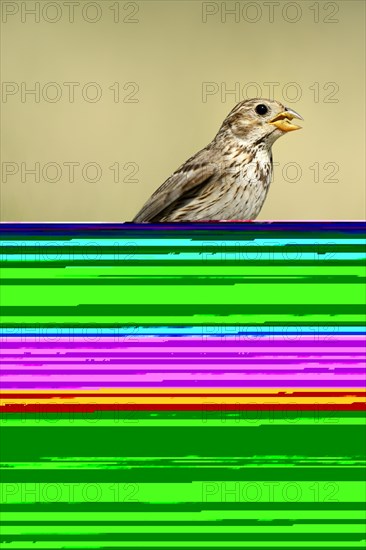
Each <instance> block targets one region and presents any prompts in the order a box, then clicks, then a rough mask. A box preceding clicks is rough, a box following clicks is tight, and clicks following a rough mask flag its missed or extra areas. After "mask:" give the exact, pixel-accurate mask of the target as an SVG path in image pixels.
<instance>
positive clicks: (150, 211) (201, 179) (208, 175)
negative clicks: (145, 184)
mask: <svg viewBox="0 0 366 550" xmlns="http://www.w3.org/2000/svg"><path fill="white" fill-rule="evenodd" d="M190 161H191V162H190ZM216 171H217V167H215V165H214V163H207V162H204V161H202V162H199V158H197V157H196V158H195V159H194V160H193V159H192V160H191V159H189V160H188V161H187V162H186V163H185V164H183V166H181V167H180V168H179V169H178V170H177V171H176V172H174V174H172V175H171V176H170V178H168V179H167V180H166V181H165V182H164V183H163V184H162V185H161V186H160V187H159V188H158V189H157V190H156V191H155V193H153V195H151V197H150V198H149V200H148V201H147V202H146V203H145V204H144V206H143V207H142V209H141V210H140V212H139V213H138V214H137V215H136V216H135V218H134V219H133V220H132V221H133V222H135V223H139V222H148V221H152V220H154V221H158V220H159V214H162V212H163V211H166V209H167V208H168V207H169V206H170V207H171V206H172V205H173V203H174V202H176V201H179V203H181V201H182V199H183V200H184V198H185V197H187V198H188V197H189V196H190V195H191V193H190V192H191V191H192V190H193V189H195V188H197V190H198V188H201V187H202V186H204V185H206V184H207V183H208V182H209V181H212V178H213V176H214V175H215V173H216ZM156 218H157V219H156Z"/></svg>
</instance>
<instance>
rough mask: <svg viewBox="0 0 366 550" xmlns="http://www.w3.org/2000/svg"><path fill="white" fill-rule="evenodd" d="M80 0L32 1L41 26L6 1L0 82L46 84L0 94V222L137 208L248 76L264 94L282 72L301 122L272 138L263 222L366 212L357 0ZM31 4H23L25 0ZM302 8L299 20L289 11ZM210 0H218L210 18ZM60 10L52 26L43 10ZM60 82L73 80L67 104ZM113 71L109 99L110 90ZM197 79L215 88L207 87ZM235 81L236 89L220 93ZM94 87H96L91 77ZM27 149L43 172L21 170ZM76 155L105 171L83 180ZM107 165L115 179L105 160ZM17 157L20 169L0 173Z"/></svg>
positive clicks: (109, 214)
mask: <svg viewBox="0 0 366 550" xmlns="http://www.w3.org/2000/svg"><path fill="white" fill-rule="evenodd" d="M88 3H89V4H90V2H85V1H84V0H79V2H78V5H75V15H74V18H75V19H74V22H73V23H72V22H69V12H68V8H67V7H66V6H65V5H64V3H63V1H60V2H47V1H46V2H45V1H42V0H41V1H40V10H43V9H46V11H45V13H40V21H39V22H38V23H37V22H34V16H31V15H26V14H25V13H21V4H24V2H10V3H6V2H2V4H3V5H2V8H3V10H4V9H5V12H3V23H2V59H1V69H2V80H3V87H4V86H5V91H6V90H8V91H9V89H10V88H9V86H14V87H15V88H13V91H14V89H15V90H16V86H19V89H20V87H21V83H22V82H24V83H25V86H26V87H27V88H32V87H33V88H34V86H35V83H36V82H39V86H40V90H41V94H40V97H39V102H35V101H34V97H32V96H29V95H28V96H26V97H25V99H24V98H23V101H22V97H21V93H20V91H19V92H15V93H14V94H13V95H7V96H6V97H5V96H4V94H3V95H2V103H1V107H2V114H3V116H2V151H1V153H2V172H3V175H2V183H1V199H2V200H1V219H2V220H3V221H123V220H129V219H131V218H132V217H133V216H134V214H135V213H136V212H137V211H138V209H139V208H140V207H141V206H142V204H143V202H144V201H145V200H146V199H147V198H148V197H149V195H150V194H151V193H152V192H153V191H154V190H155V189H156V188H157V187H158V186H159V185H160V184H161V183H162V182H163V181H164V180H165V179H166V178H167V177H168V176H169V175H170V174H171V173H172V171H174V170H175V169H176V168H177V167H178V166H179V165H180V164H181V163H182V162H184V161H185V160H186V159H187V158H188V157H189V156H191V155H192V154H194V153H195V152H196V151H198V150H199V149H201V148H202V147H204V146H205V145H206V144H207V143H208V142H209V141H211V139H212V138H213V137H214V135H215V134H216V132H217V130H218V128H219V126H220V124H221V122H222V120H223V119H224V117H225V116H226V114H227V113H228V112H229V111H230V110H231V108H232V107H233V105H234V104H235V103H236V102H237V101H238V100H240V99H244V96H243V94H245V93H248V95H249V96H250V97H253V96H256V95H257V94H256V91H255V87H254V86H252V87H249V86H248V83H250V82H254V83H257V86H258V87H259V88H258V89H259V90H262V93H263V95H264V97H266V96H268V95H269V93H268V90H269V88H268V85H265V84H264V83H266V82H267V83H268V82H278V83H279V85H278V86H277V87H276V88H275V90H276V92H275V98H276V99H278V100H280V101H282V102H284V103H285V104H286V105H287V106H289V107H292V108H293V109H295V110H297V111H298V112H300V113H301V114H302V115H303V117H304V119H305V122H304V124H303V126H304V129H303V130H301V131H300V132H294V133H293V134H289V135H287V136H284V137H283V138H281V139H280V140H279V141H277V142H276V143H275V145H274V147H273V153H274V161H275V162H276V163H278V165H277V166H276V169H275V177H274V181H273V183H272V186H271V190H270V193H269V195H268V198H267V201H266V204H265V206H264V208H263V210H262V212H261V214H260V218H259V219H335V220H337V219H364V218H365V174H364V151H365V128H364V121H365V112H364V97H365V90H364V82H365V81H364V38H365V34H364V28H363V24H364V10H365V3H364V2H363V1H348V0H341V1H338V2H314V0H311V2H306V1H301V2H300V1H298V2H295V3H294V2H280V5H279V6H277V7H275V11H274V21H273V22H270V21H269V19H270V13H269V7H268V6H266V4H265V3H263V2H259V1H257V2H237V3H235V2H226V4H225V3H224V4H223V6H224V7H225V5H226V7H227V8H228V9H230V8H231V9H232V8H233V7H235V5H237V9H238V8H239V12H237V14H236V18H237V21H235V16H234V15H229V14H225V12H224V8H222V2H210V3H209V4H206V5H203V3H202V2H200V1H195V0H191V1H189V0H187V1H174V2H173V1H165V2H164V1H160V2H155V1H141V2H115V1H109V0H104V1H98V2H95V3H94V4H96V5H97V7H95V6H94V7H93V6H89V7H88V8H87V10H86V12H85V13H86V16H85V17H86V18H89V19H93V18H94V17H95V16H96V14H98V13H99V15H100V14H101V16H100V20H99V21H96V22H95V23H90V22H88V21H86V20H85V17H84V18H83V15H82V12H81V8H82V7H84V8H85V6H84V5H85V4H88ZM5 4H6V6H5ZM26 4H27V6H28V8H29V9H30V8H32V7H33V8H34V5H35V2H26ZM46 4H51V5H49V6H47V7H46V8H45V5H46ZM54 4H58V8H59V9H58V11H56V8H55V6H54ZM117 4H118V5H119V9H120V21H119V22H114V21H113V17H114V13H115V12H113V11H112V10H111V9H110V8H111V7H112V8H113V9H114V10H116V6H117ZM9 5H10V7H9ZM4 6H5V8H4ZM311 6H313V7H311ZM314 6H315V7H314ZM56 7H57V6H56ZM17 8H18V9H19V11H18V13H15V14H14V15H9V16H8V18H7V21H4V18H6V13H8V11H9V10H10V11H13V10H14V11H15V10H16V9H17ZM317 8H319V22H315V21H314V18H315V17H316V15H317V14H316V12H315V11H314V10H316V9H317ZM299 9H300V10H301V16H300V18H299V20H298V21H296V22H290V21H289V20H294V19H297V18H298V17H299ZM97 10H98V11H97ZM137 10H138V11H137ZM205 10H206V11H207V10H211V11H216V10H217V13H215V14H213V15H207V21H206V23H205V22H203V21H202V12H203V11H205ZM4 13H5V15H4ZM59 15H60V20H59V21H56V22H54V23H51V22H49V21H47V20H46V19H53V18H55V17H56V16H57V17H58V16H59ZM22 17H23V19H25V20H24V22H22ZM225 17H226V20H225ZM256 18H259V19H258V21H256V22H254V20H255V19H256ZM123 19H124V20H125V21H123ZM286 19H287V20H286ZM129 20H135V21H137V22H129ZM330 20H333V21H334V20H338V22H328V21H330ZM251 21H253V22H251ZM50 82H56V83H57V85H58V86H59V89H61V92H62V95H61V98H60V100H59V101H56V102H50V101H47V100H45V99H44V98H43V97H42V90H43V89H45V94H47V92H48V93H49V96H48V97H49V98H51V99H52V94H54V93H55V88H53V90H52V88H48V89H47V86H46V88H44V86H45V85H47V83H50ZM64 82H78V83H80V86H78V87H76V88H75V100H74V102H73V103H71V102H70V101H69V96H68V88H67V87H66V86H65V85H64V84H63V83H64ZM90 82H96V83H97V84H98V86H99V89H100V90H101V92H102V97H101V98H100V100H99V101H97V102H90V101H87V100H86V99H85V98H83V96H82V93H81V89H82V88H83V87H84V86H85V84H87V83H90ZM115 82H118V83H119V87H120V101H119V102H115V101H114V96H113V91H112V90H110V89H109V87H110V86H112V85H113V84H114V83H115ZM131 82H132V83H135V84H127V83H131ZM207 82H211V83H215V84H213V85H212V90H213V91H216V90H218V93H215V94H213V95H209V96H208V97H206V98H203V96H202V89H203V87H204V86H205V84H204V83H207ZM9 83H14V84H9ZM235 83H238V84H237V93H236V94H234V93H232V94H225V87H226V89H227V90H232V89H234V88H235ZM289 83H296V86H291V85H289ZM328 83H335V84H328ZM124 86H125V88H126V89H123V87H124ZM238 87H239V88H238ZM324 87H325V88H324ZM137 88H138V91H137V93H135V94H134V95H133V92H134V91H135V90H137ZM3 89H4V88H3ZM220 91H222V92H223V95H222V97H221V94H220ZM317 91H319V96H317ZM88 92H90V96H88V97H89V98H92V94H93V93H94V92H95V90H94V89H93V88H90V87H89V88H87V89H86V93H88ZM295 94H298V96H300V95H301V97H298V98H296V95H295ZM46 97H47V95H46ZM291 98H293V99H296V101H288V99H291ZM129 99H135V100H136V99H137V100H138V101H137V102H129ZM37 162H38V163H39V166H40V181H39V182H35V181H34V175H31V174H29V173H28V174H26V173H24V169H25V168H28V169H29V168H32V167H34V164H35V163H37ZM70 162H76V163H79V166H76V167H75V181H70V179H71V178H70V177H69V172H68V170H69V169H68V167H67V165H65V164H64V163H70ZM7 163H13V164H11V165H10V164H7ZM22 163H23V168H22ZM48 163H57V165H58V166H59V174H58V175H59V176H60V179H59V181H56V182H50V181H46V180H47V179H51V178H53V177H54V176H55V174H56V169H55V168H54V167H52V165H49V167H48V169H47V166H48ZM86 163H96V164H97V166H98V167H99V169H100V171H101V177H100V179H99V181H96V182H90V181H87V179H91V178H93V177H94V175H95V171H94V169H93V168H92V167H91V168H89V169H88V170H87V171H86V172H85V169H84V175H86V178H85V177H84V175H83V172H82V168H83V167H84V165H85V164H86ZM115 163H118V164H119V166H120V175H119V181H117V182H115V181H114V172H113V171H112V170H111V169H110V168H109V167H110V166H112V165H114V166H116V164H115ZM288 163H290V164H288ZM294 163H296V164H294ZM9 166H10V168H9ZM45 167H46V168H45ZM310 167H312V168H310ZM11 168H12V169H14V170H18V171H17V173H15V174H14V175H8V176H7V177H5V176H6V170H9V169H11ZM318 168H319V173H318V174H316V171H317V170H318ZM137 169H138V171H137ZM42 171H43V173H44V174H43V175H42ZM22 172H23V174H22ZM132 172H135V173H134V174H133V175H131V176H130V177H128V175H129V174H132ZM44 175H45V177H44ZM22 176H23V180H24V181H22ZM129 179H132V180H136V181H129ZM316 179H318V180H319V181H315V180H316ZM124 180H125V181H124ZM126 180H127V181H126ZM293 180H297V181H293ZM332 180H335V181H332Z"/></svg>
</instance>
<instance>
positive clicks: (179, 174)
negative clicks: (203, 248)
mask: <svg viewBox="0 0 366 550" xmlns="http://www.w3.org/2000/svg"><path fill="white" fill-rule="evenodd" d="M294 118H295V119H300V120H303V118H302V117H301V116H300V115H299V114H298V113H297V112H296V111H294V110H293V109H290V108H289V107H285V106H284V105H282V103H280V102H278V101H276V100H273V99H263V98H253V99H247V100H244V101H241V102H240V103H238V104H237V105H236V106H235V107H234V108H233V109H232V110H231V111H230V113H229V114H228V116H227V117H226V118H225V120H224V121H223V123H222V125H221V127H220V129H219V131H218V133H217V134H216V136H215V137H214V139H213V140H212V141H211V143H209V144H208V145H207V146H206V147H204V148H203V149H202V150H200V151H198V153H196V154H195V155H193V156H192V157H190V158H189V159H188V160H187V161H186V162H185V163H183V164H182V165H181V166H180V167H179V168H178V169H177V170H176V171H175V172H174V173H173V174H172V175H171V176H170V177H169V178H168V179H167V180H166V181H165V182H164V183H163V184H162V185H161V186H160V187H159V188H158V189H157V190H156V191H155V192H154V193H153V194H152V195H151V197H150V198H149V199H148V200H147V202H146V203H145V204H144V205H143V207H142V208H141V210H140V211H139V212H138V213H137V214H136V216H135V217H134V218H133V220H132V222H133V223H145V222H150V223H160V222H169V223H170V222H200V221H233V220H235V221H251V220H254V219H255V218H256V217H257V216H258V214H259V212H260V210H261V208H262V206H263V204H264V201H265V199H266V196H267V193H268V189H269V186H270V183H271V179H272V173H273V157H272V145H273V143H274V142H275V141H276V140H277V139H278V138H279V137H281V136H283V135H284V134H286V133H287V132H291V131H294V130H299V129H300V128H301V126H298V125H297V124H294V123H293V122H292V121H293V119H294Z"/></svg>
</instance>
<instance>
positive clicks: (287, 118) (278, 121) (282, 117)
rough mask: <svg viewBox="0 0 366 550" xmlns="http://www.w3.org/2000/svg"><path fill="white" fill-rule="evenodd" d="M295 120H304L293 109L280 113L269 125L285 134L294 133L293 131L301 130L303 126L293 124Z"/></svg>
mask: <svg viewBox="0 0 366 550" xmlns="http://www.w3.org/2000/svg"><path fill="white" fill-rule="evenodd" d="M293 118H299V119H300V120H304V119H303V118H302V116H300V115H299V113H297V112H296V111H293V110H292V109H287V108H286V111H283V112H282V113H279V114H278V115H276V116H275V117H273V118H272V119H271V120H270V121H269V123H270V124H273V126H277V128H279V129H280V130H282V131H283V132H292V131H293V130H300V128H301V126H298V125H297V124H292V122H291V120H292V119H293Z"/></svg>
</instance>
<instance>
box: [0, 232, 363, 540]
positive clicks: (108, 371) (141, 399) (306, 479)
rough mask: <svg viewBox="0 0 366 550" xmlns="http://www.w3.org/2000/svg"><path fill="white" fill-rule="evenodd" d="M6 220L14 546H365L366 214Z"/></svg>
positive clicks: (4, 471) (7, 435)
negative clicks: (364, 217)
mask: <svg viewBox="0 0 366 550" xmlns="http://www.w3.org/2000/svg"><path fill="white" fill-rule="evenodd" d="M0 232H1V258H0V262H1V327H0V328H1V363H2V367H1V389H2V392H1V401H0V410H1V413H2V414H1V419H0V429H1V441H2V444H1V449H0V450H1V470H0V471H1V483H0V493H1V494H0V497H1V504H0V511H1V520H2V527H1V533H0V535H1V541H0V547H1V548H6V549H13V548H14V549H18V548H19V549H20V548H30V547H31V548H37V549H38V548H42V549H43V550H48V549H56V548H57V549H61V548H98V549H108V548H130V549H132V548H141V549H148V548H164V549H173V548H174V549H176V548H190V549H198V548H222V549H223V548H246V549H253V550H254V549H258V548H261V549H266V550H269V549H270V548H283V549H294V548H315V549H317V548H318V549H320V548H322V549H323V548H332V549H334V548H341V549H342V550H348V549H351V548H364V546H365V543H366V535H365V528H366V504H365V495H366V476H365V459H366V430H365V427H366V415H365V410H366V403H365V397H366V391H365V390H366V388H365V385H366V384H365V377H366V370H365V356H366V343H365V333H366V330H365V327H366V318H365V306H366V286H365V280H366V269H365V256H366V247H365V236H366V224H365V223H363V222H334V223H333V222H301V223H300V222H267V223H242V224H231V223H221V224H204V223H201V224H187V225H184V224H171V225H169V224H160V225H150V224H146V225H145V224H142V225H133V224H120V225H117V224H8V223H4V224H1V225H0Z"/></svg>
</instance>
